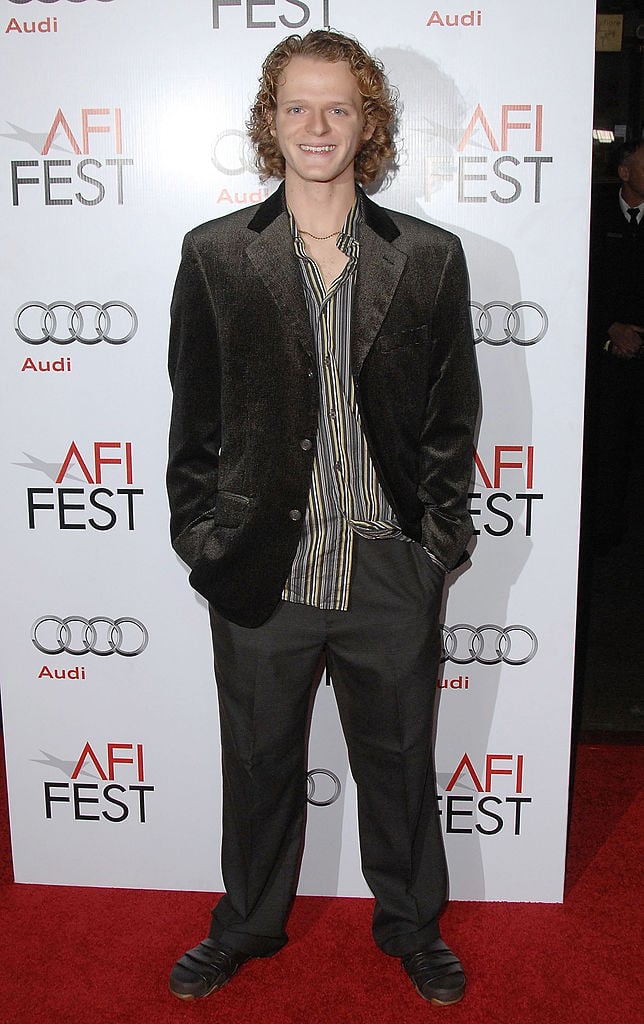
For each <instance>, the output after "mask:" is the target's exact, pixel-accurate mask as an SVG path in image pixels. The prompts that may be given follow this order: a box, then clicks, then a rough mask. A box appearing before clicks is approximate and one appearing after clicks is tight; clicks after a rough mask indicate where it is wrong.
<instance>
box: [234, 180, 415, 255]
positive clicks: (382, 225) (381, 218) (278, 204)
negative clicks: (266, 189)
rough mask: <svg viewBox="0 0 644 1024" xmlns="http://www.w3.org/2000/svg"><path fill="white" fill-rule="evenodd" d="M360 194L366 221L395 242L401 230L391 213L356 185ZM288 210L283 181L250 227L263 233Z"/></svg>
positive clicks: (386, 238) (379, 233) (259, 209)
mask: <svg viewBox="0 0 644 1024" xmlns="http://www.w3.org/2000/svg"><path fill="white" fill-rule="evenodd" d="M356 188H357V190H358V195H359V196H360V198H361V201H362V210H363V213H364V220H365V223H366V224H368V225H369V227H370V228H371V229H372V230H373V231H375V232H376V234H377V235H380V237H381V238H383V239H384V240H385V242H393V240H394V239H395V238H397V237H398V235H399V234H400V231H399V230H398V228H397V227H396V225H395V224H394V222H393V220H392V219H391V217H390V216H389V214H388V213H387V212H386V211H385V210H383V209H382V207H381V206H378V205H377V203H374V202H373V201H372V200H371V199H369V197H368V196H367V195H366V193H365V192H364V190H363V189H362V188H360V186H359V185H357V186H356ZM285 211H286V189H285V187H284V182H282V183H281V185H280V186H279V188H278V189H277V190H276V191H275V192H273V193H272V195H270V196H269V197H268V199H265V200H264V202H263V203H262V204H261V206H259V207H258V209H257V211H256V213H255V214H254V216H253V217H252V219H251V220H250V222H249V224H248V227H249V228H250V230H251V231H256V232H257V233H258V234H261V232H262V231H264V230H265V229H266V228H267V227H268V226H269V225H270V224H272V223H273V221H274V220H275V218H276V217H279V215H280V213H284V212H285Z"/></svg>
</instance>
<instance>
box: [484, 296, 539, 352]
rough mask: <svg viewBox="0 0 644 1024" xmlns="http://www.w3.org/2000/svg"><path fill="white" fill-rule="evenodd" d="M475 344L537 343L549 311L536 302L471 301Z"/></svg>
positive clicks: (526, 344)
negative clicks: (481, 342) (483, 302)
mask: <svg viewBox="0 0 644 1024" xmlns="http://www.w3.org/2000/svg"><path fill="white" fill-rule="evenodd" d="M470 308H471V310H472V327H473V329H474V344H475V345H478V343H479V341H484V342H485V344H486V345H495V346H497V347H498V346H500V345H507V344H508V342H510V341H512V342H514V344H515V345H522V346H524V347H525V348H527V347H528V346H530V345H536V344H537V342H538V341H541V339H542V338H543V337H545V334H546V331H547V330H548V314H547V313H546V311H545V309H544V308H543V306H540V305H539V303H538V302H515V303H513V304H512V305H510V303H509V302H500V301H499V302H486V303H485V304H484V305H483V304H482V303H480V302H474V301H472V302H470Z"/></svg>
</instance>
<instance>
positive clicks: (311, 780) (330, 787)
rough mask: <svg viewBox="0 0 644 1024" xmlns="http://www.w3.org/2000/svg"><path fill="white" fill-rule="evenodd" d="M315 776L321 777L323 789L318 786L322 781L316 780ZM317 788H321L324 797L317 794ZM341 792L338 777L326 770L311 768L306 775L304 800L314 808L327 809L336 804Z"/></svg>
mask: <svg viewBox="0 0 644 1024" xmlns="http://www.w3.org/2000/svg"><path fill="white" fill-rule="evenodd" d="M316 776H322V780H324V786H323V787H322V786H320V782H321V781H322V780H321V779H320V778H317V779H316ZM326 780H329V781H326ZM329 783H330V784H329ZM318 788H320V789H322V788H323V791H324V795H321V794H320V793H318ZM341 792H342V783H341V782H340V780H339V778H338V776H337V775H335V774H334V773H333V772H330V771H329V769H328V768H313V769H311V771H310V772H307V773H306V799H307V800H308V802H309V803H310V804H313V806H314V807H329V806H330V805H331V804H334V803H335V802H336V800H337V799H338V797H339V796H340V793H341Z"/></svg>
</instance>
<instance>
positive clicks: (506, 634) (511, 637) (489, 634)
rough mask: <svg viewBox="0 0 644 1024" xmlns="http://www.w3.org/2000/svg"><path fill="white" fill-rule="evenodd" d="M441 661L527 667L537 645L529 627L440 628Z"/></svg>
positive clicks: (464, 625)
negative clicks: (441, 636) (441, 642)
mask: <svg viewBox="0 0 644 1024" xmlns="http://www.w3.org/2000/svg"><path fill="white" fill-rule="evenodd" d="M442 632H443V652H444V654H443V659H442V660H443V661H452V662H454V664H455V665H471V664H472V662H473V661H477V662H478V663H479V665H499V664H500V663H501V662H504V663H505V664H506V665H527V664H528V662H529V661H532V659H533V658H534V656H535V654H536V653H537V649H538V646H539V643H538V641H537V637H536V634H535V633H533V631H532V630H531V629H529V628H528V626H495V625H493V624H492V623H491V622H488V623H486V624H485V625H484V626H469V625H467V623H465V622H459V623H458V624H457V625H456V626H443V627H442Z"/></svg>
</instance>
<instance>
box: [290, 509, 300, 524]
mask: <svg viewBox="0 0 644 1024" xmlns="http://www.w3.org/2000/svg"><path fill="white" fill-rule="evenodd" d="M288 515H289V519H292V520H293V522H294V523H297V521H298V520H299V519H301V518H302V513H301V512H300V510H299V508H292V509H291V511H290V512H289V514H288Z"/></svg>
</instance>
